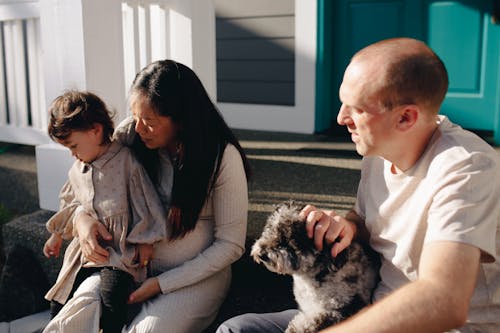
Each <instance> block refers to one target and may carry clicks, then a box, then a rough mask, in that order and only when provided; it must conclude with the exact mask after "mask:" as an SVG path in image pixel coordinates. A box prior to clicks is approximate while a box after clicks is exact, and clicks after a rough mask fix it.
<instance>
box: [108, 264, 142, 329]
mask: <svg viewBox="0 0 500 333" xmlns="http://www.w3.org/2000/svg"><path fill="white" fill-rule="evenodd" d="M100 275H101V302H102V315H101V328H102V330H103V332H104V333H115V332H121V331H122V328H123V326H124V325H125V321H126V319H127V299H128V296H129V294H130V293H131V291H132V290H133V288H134V287H135V285H134V279H133V278H132V275H130V274H128V273H127V272H124V271H120V270H117V269H113V268H110V267H103V268H102V269H101V273H100Z"/></svg>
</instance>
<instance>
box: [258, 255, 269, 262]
mask: <svg viewBox="0 0 500 333" xmlns="http://www.w3.org/2000/svg"><path fill="white" fill-rule="evenodd" d="M259 259H260V260H262V261H263V262H268V261H269V256H268V255H267V253H261V254H259Z"/></svg>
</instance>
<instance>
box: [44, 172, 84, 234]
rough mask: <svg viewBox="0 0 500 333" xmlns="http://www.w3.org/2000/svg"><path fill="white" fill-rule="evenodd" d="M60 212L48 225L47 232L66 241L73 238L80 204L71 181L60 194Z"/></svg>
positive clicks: (67, 182)
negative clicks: (75, 217) (75, 219)
mask: <svg viewBox="0 0 500 333" xmlns="http://www.w3.org/2000/svg"><path fill="white" fill-rule="evenodd" d="M59 199H60V204H59V211H58V212H57V213H55V214H54V215H53V216H52V217H51V218H50V219H49V220H48V221H47V223H46V227H47V230H48V231H49V232H50V233H52V234H54V233H55V234H59V235H61V237H62V238H64V239H71V238H73V218H74V216H75V213H76V210H77V208H78V207H79V206H80V203H79V202H78V201H77V200H76V198H75V194H74V191H73V188H72V186H71V184H70V182H69V181H66V183H65V184H64V185H63V187H62V188H61V191H60V193H59Z"/></svg>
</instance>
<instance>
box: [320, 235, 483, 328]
mask: <svg viewBox="0 0 500 333" xmlns="http://www.w3.org/2000/svg"><path fill="white" fill-rule="evenodd" d="M479 257H480V251H479V249H478V248H476V247H473V246H471V245H467V244H462V243H457V242H444V241H443V242H434V243H430V244H427V245H425V247H424V249H423V252H422V257H421V261H420V266H419V279H418V280H417V281H415V282H411V283H409V284H407V285H405V286H403V287H401V288H400V289H398V290H396V291H394V292H393V293H392V294H390V295H388V296H387V297H386V298H384V299H382V300H381V301H379V302H377V303H375V304H373V305H372V306H369V307H367V308H365V309H364V310H362V311H361V312H359V313H358V314H356V315H355V316H353V317H351V318H350V319H348V320H346V321H344V322H342V323H340V324H338V325H335V326H332V327H330V328H327V329H325V330H324V331H322V333H335V332H342V333H347V332H362V333H366V332H385V333H387V332H397V333H400V332H405V333H412V332H418V333H421V332H426V333H431V332H444V331H448V330H450V329H452V328H458V327H461V326H463V325H464V324H465V321H466V319H467V312H468V308H469V302H470V299H471V297H472V294H473V291H474V287H475V285H476V279H477V275H478V269H479Z"/></svg>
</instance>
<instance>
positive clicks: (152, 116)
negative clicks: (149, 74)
mask: <svg viewBox="0 0 500 333" xmlns="http://www.w3.org/2000/svg"><path fill="white" fill-rule="evenodd" d="M130 108H131V110H132V115H133V117H134V119H135V131H136V133H137V134H139V136H140V137H141V140H142V142H144V145H146V147H148V148H149V149H157V148H168V147H169V146H172V145H175V141H176V137H177V125H176V124H175V123H174V122H173V121H172V118H171V117H165V116H161V115H159V114H158V112H156V110H155V109H153V108H152V107H151V105H150V104H149V103H148V101H147V100H146V99H145V98H144V97H143V96H142V95H140V94H137V95H135V96H134V97H133V98H132V99H131V104H130Z"/></svg>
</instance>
